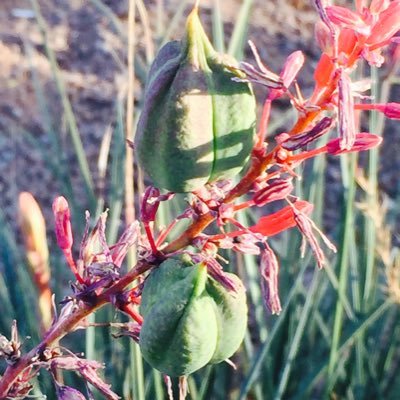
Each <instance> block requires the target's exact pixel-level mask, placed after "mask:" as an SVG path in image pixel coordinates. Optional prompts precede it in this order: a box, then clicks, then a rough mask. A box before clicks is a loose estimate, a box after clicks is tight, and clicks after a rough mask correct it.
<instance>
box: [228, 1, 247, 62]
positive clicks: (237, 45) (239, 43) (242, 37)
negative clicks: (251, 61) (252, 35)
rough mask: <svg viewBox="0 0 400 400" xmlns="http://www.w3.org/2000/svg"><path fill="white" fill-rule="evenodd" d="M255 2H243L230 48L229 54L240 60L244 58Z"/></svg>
mask: <svg viewBox="0 0 400 400" xmlns="http://www.w3.org/2000/svg"><path fill="white" fill-rule="evenodd" d="M252 5H253V0H243V3H242V7H241V8H240V11H239V15H238V18H237V21H236V23H235V27H234V29H233V33H232V37H231V40H230V42H229V46H228V54H230V55H231V56H233V57H236V58H238V59H241V58H243V48H244V44H245V41H246V35H247V27H248V23H249V18H250V12H251V7H252Z"/></svg>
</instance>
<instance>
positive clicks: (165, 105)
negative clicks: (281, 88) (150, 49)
mask: <svg viewBox="0 0 400 400" xmlns="http://www.w3.org/2000/svg"><path fill="white" fill-rule="evenodd" d="M235 65H237V63H236V61H235V60H234V59H232V58H229V57H228V56H226V55H221V54H218V53H217V52H216V51H215V50H214V49H213V47H212V45H211V43H210V42H209V40H208V38H207V36H206V34H205V32H204V30H203V27H202V25H201V23H200V20H199V18H198V15H197V9H194V10H193V11H192V13H191V14H190V15H189V17H188V20H187V25H186V37H185V39H184V41H183V42H178V41H173V42H169V43H167V44H166V45H165V46H164V47H163V48H162V49H161V50H160V51H159V53H158V55H157V57H156V59H155V60H154V63H153V65H152V66H151V68H150V72H149V80H148V83H147V85H146V89H145V96H144V105H143V111H142V113H141V115H140V119H139V122H138V126H137V132H136V139H135V146H136V149H137V155H138V159H139V162H140V165H141V166H142V167H143V169H144V170H145V171H146V173H147V174H148V175H149V176H150V178H151V179H152V181H153V183H154V185H155V186H157V187H159V188H163V189H168V190H171V191H174V192H191V191H194V190H196V189H199V188H200V187H201V186H204V185H205V184H206V183H208V182H213V181H215V180H218V179H225V178H232V177H234V176H235V175H237V174H238V173H239V172H240V171H241V170H242V169H243V167H244V165H245V164H246V162H247V160H248V158H249V155H250V152H251V149H252V147H253V144H254V126H255V108H256V107H255V99H254V95H253V92H252V90H251V87H250V86H249V84H247V83H243V82H234V81H232V78H233V77H234V76H235V75H234V74H233V73H232V72H231V70H229V69H228V68H227V67H229V66H235Z"/></svg>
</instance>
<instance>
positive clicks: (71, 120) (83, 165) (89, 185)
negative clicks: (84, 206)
mask: <svg viewBox="0 0 400 400" xmlns="http://www.w3.org/2000/svg"><path fill="white" fill-rule="evenodd" d="M31 4H32V7H33V9H34V11H35V15H36V21H37V24H38V27H39V29H40V31H41V34H42V37H43V41H44V45H45V49H46V54H47V57H48V59H49V62H50V65H51V68H52V72H53V75H54V79H55V82H56V85H57V90H58V92H59V95H60V98H61V103H62V106H63V109H64V113H65V117H66V121H67V124H68V130H69V133H70V135H71V139H72V143H73V146H74V150H75V154H76V157H77V160H78V164H79V168H80V171H81V174H82V177H83V180H84V183H85V188H86V192H87V195H88V198H89V201H90V204H91V207H90V208H92V209H93V208H94V206H95V201H96V200H95V193H94V187H93V181H92V175H91V173H90V169H89V164H88V161H87V159H86V155H85V151H84V149H83V145H82V141H81V137H80V134H79V130H78V125H77V123H76V119H75V115H74V112H73V110H72V106H71V102H70V101H69V99H68V94H67V90H66V88H65V85H64V82H63V80H62V78H61V74H60V68H59V66H58V64H57V60H56V56H55V54H54V51H53V50H52V49H51V47H50V46H49V41H48V30H47V25H46V21H45V20H44V18H43V16H42V14H41V12H40V7H39V4H38V2H37V0H31Z"/></svg>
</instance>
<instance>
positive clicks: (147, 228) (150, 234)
mask: <svg viewBox="0 0 400 400" xmlns="http://www.w3.org/2000/svg"><path fill="white" fill-rule="evenodd" d="M143 225H144V230H145V231H146V235H147V239H149V243H150V247H151V251H152V252H153V254H158V249H157V245H156V242H155V241H154V236H153V232H152V230H151V227H150V224H149V223H148V222H145V223H144V224H143Z"/></svg>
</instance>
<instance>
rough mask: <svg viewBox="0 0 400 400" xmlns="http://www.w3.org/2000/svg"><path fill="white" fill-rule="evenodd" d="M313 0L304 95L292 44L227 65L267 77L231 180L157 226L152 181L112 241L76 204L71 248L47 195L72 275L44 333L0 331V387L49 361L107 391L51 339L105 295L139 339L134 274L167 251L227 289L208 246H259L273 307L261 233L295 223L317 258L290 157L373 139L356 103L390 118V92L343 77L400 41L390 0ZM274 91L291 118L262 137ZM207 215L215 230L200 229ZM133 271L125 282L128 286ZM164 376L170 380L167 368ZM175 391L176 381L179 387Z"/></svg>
mask: <svg viewBox="0 0 400 400" xmlns="http://www.w3.org/2000/svg"><path fill="white" fill-rule="evenodd" d="M315 4H316V8H317V11H318V13H319V15H320V18H321V20H320V22H319V23H318V24H317V27H316V38H317V42H318V44H319V46H320V47H321V50H322V55H321V57H320V59H319V62H318V63H317V66H316V69H315V73H314V79H315V87H314V90H313V92H312V93H311V95H310V96H309V98H304V97H303V95H302V93H301V90H300V88H299V86H298V84H297V81H296V77H297V74H298V73H299V71H300V69H301V68H302V66H303V64H304V62H305V57H304V55H303V54H302V52H300V51H296V52H294V53H292V54H291V55H289V56H288V58H287V60H286V62H285V64H284V66H283V68H282V70H281V71H280V72H274V71H271V70H270V69H269V68H268V67H267V66H266V65H265V63H264V62H263V61H262V60H261V58H260V56H259V54H258V52H257V49H256V47H255V45H254V44H253V43H251V42H250V47H251V49H252V51H253V54H254V58H255V61H256V63H255V64H256V65H252V64H250V63H247V62H243V63H241V64H240V65H239V66H238V67H231V70H232V71H236V72H237V78H234V79H235V80H237V81H241V82H243V81H245V82H252V83H254V84H260V85H262V86H263V87H265V88H266V99H265V102H264V104H263V112H262V116H261V119H260V121H259V129H258V132H257V140H256V142H255V145H254V148H253V150H252V153H251V160H250V165H249V167H248V169H247V170H246V173H245V174H244V176H243V177H242V179H241V180H240V181H239V183H237V184H236V185H234V184H233V183H232V181H230V180H222V181H218V182H214V183H211V184H207V185H206V186H205V187H202V188H201V189H199V190H196V191H194V192H192V193H191V196H190V199H189V200H188V204H187V207H186V209H185V210H184V211H183V212H182V213H181V214H180V215H177V216H176V217H175V218H174V219H173V220H172V221H170V222H169V224H168V225H167V226H166V227H159V226H157V224H156V217H157V212H158V210H159V205H160V203H161V202H167V201H172V200H173V198H174V193H172V192H168V193H162V192H161V191H160V190H159V189H157V188H155V187H152V186H149V187H148V188H147V189H146V191H145V193H144V196H143V199H142V202H141V210H140V222H139V221H136V222H135V223H133V224H132V225H130V226H128V227H127V228H126V230H125V232H124V233H123V234H122V235H121V237H120V239H119V240H118V241H117V243H115V244H114V245H111V246H110V245H108V244H107V241H106V236H105V223H106V218H107V213H106V212H105V213H103V214H102V215H101V216H100V218H99V220H98V222H97V224H96V225H95V227H94V228H93V229H92V230H89V215H87V218H86V220H87V221H86V230H85V233H84V236H83V239H82V242H81V245H80V250H79V255H78V257H77V258H74V255H73V244H74V237H73V234H72V227H71V221H70V210H69V206H68V203H67V201H66V199H64V198H63V197H58V198H57V199H56V200H55V201H54V204H53V211H54V216H55V221H56V236H57V242H58V245H59V247H60V248H61V250H62V252H63V253H64V255H65V258H66V260H67V263H68V265H69V267H70V269H71V271H72V273H73V275H74V277H75V282H74V283H73V284H72V288H73V294H72V295H71V296H69V297H68V298H66V299H65V300H64V301H63V309H62V311H61V313H60V315H59V317H54V320H53V323H52V325H51V327H50V328H49V331H48V332H47V334H46V335H45V339H44V341H43V343H41V344H40V345H39V346H37V347H36V348H35V349H33V350H32V351H31V352H29V353H28V354H26V355H21V353H20V344H19V342H18V339H17V336H16V327H14V328H13V337H12V339H11V340H10V341H8V340H7V339H6V338H5V337H3V336H1V337H0V356H2V357H4V358H5V359H6V360H7V361H8V362H9V364H10V367H9V368H8V369H7V370H6V371H5V373H4V375H3V378H2V379H1V380H0V398H5V397H6V396H13V397H15V398H21V396H23V395H26V394H27V393H28V392H29V391H30V389H31V386H30V385H29V381H30V379H32V377H33V376H35V375H36V373H37V371H38V369H39V368H42V367H44V368H47V369H49V370H51V371H54V370H56V369H58V368H60V369H69V370H74V371H76V372H78V373H80V374H81V375H82V376H83V378H84V379H85V380H86V381H88V382H89V383H90V384H91V385H93V386H94V387H96V388H97V389H98V390H100V392H101V393H102V394H103V395H104V396H105V397H106V398H109V399H116V398H118V396H117V395H116V394H114V393H113V392H112V391H111V389H110V388H109V387H108V386H107V385H106V384H105V383H104V382H102V380H101V379H100V378H99V376H98V375H97V370H98V369H99V368H101V365H100V364H98V363H96V362H94V361H90V360H83V359H81V358H78V357H76V356H73V355H70V354H67V355H66V354H60V353H59V352H56V351H52V345H54V343H55V342H56V341H57V340H59V339H60V338H61V337H63V336H64V335H65V334H67V333H68V332H70V331H72V330H73V329H76V328H77V327H78V326H80V327H84V326H85V323H84V319H85V317H86V316H87V315H88V314H90V313H91V312H94V311H95V310H96V309H97V308H99V307H101V306H102V305H103V304H106V303H112V304H113V305H114V306H115V308H116V309H118V310H120V311H122V312H124V313H126V314H127V315H129V316H130V317H131V318H132V320H133V321H134V322H130V323H128V324H122V325H121V326H120V328H121V335H129V336H130V337H132V338H133V339H134V340H138V338H139V336H140V329H141V326H142V323H143V318H142V316H141V315H140V313H139V311H138V307H137V306H138V304H140V296H141V293H142V289H143V285H142V278H144V277H145V275H146V274H147V273H148V271H149V270H151V269H153V268H157V266H158V265H159V264H160V263H162V262H163V261H165V260H166V259H167V258H169V257H172V256H177V255H180V256H183V257H188V258H189V259H190V260H191V261H193V262H195V263H202V264H203V265H205V266H206V267H207V271H208V274H209V275H210V276H211V277H213V279H215V280H216V281H218V282H219V283H221V284H222V285H223V286H224V287H225V288H226V289H227V290H235V282H233V281H232V279H231V278H230V277H229V275H228V274H226V273H225V272H224V269H223V264H224V262H225V260H224V259H223V258H222V257H221V256H220V255H219V254H218V252H219V250H220V249H229V250H232V251H235V252H239V253H244V254H253V255H256V256H259V259H260V277H261V287H262V290H263V293H264V299H265V304H266V306H267V307H268V308H269V309H270V311H271V312H272V313H274V314H279V312H280V311H281V303H280V299H279V291H278V282H279V280H278V278H279V268H280V266H279V261H278V257H277V256H276V254H275V253H274V251H273V249H272V247H271V246H270V244H269V238H270V237H271V236H274V235H276V234H279V233H281V232H283V231H285V230H287V229H290V228H293V227H297V229H298V230H299V231H300V233H301V234H302V236H303V238H304V241H303V245H302V251H303V252H304V248H305V245H306V244H307V243H308V244H309V246H310V248H311V250H312V252H313V254H314V256H315V259H316V263H317V266H318V267H319V268H322V267H323V266H324V263H325V255H324V252H323V250H322V249H321V246H320V241H322V242H323V243H324V244H325V245H326V246H327V247H328V248H329V249H330V250H332V251H335V246H334V245H333V244H332V243H331V242H330V241H329V239H328V238H327V237H326V236H325V235H324V234H323V233H322V232H321V231H320V230H319V229H318V228H317V226H316V225H315V224H314V223H313V221H312V220H311V218H310V215H311V213H312V209H313V206H312V204H310V203H309V202H307V201H304V200H301V199H299V198H297V197H296V196H294V195H293V194H292V192H293V189H294V185H293V181H294V180H295V179H296V178H297V177H298V175H297V174H296V172H295V168H296V167H298V166H299V165H300V164H301V163H303V162H304V161H306V160H308V159H310V158H313V157H315V156H317V155H320V154H330V155H340V154H344V153H350V152H359V151H364V150H368V149H371V148H373V147H376V146H378V145H379V144H380V143H381V137H379V136H377V135H375V134H374V133H370V132H359V130H358V124H357V113H358V111H360V110H376V111H379V112H381V113H383V114H384V115H386V116H387V117H389V118H394V119H400V104H398V103H393V102H391V103H387V104H382V103H373V100H374V99H371V97H370V96H368V95H365V94H362V93H363V92H365V91H366V90H368V85H367V86H365V85H363V83H362V82H354V81H353V80H352V78H351V73H352V71H354V69H355V68H356V66H357V64H358V62H359V61H360V60H366V61H367V62H368V63H369V64H370V65H374V66H377V67H380V66H381V65H382V64H383V63H384V56H383V54H384V50H385V49H386V48H387V47H388V46H389V45H393V46H396V45H397V44H398V43H399V38H398V37H395V35H396V33H397V31H398V30H399V29H400V18H399V17H400V0H394V1H389V0H372V1H371V2H370V4H369V6H368V5H367V2H366V1H364V0H357V1H356V8H355V11H351V10H349V9H347V8H344V7H339V6H334V5H331V4H330V2H329V1H328V0H326V1H323V0H315ZM396 54H398V52H397V53H396ZM282 97H287V98H288V99H289V100H290V102H291V104H292V106H293V107H294V109H295V110H296V111H297V121H296V122H295V124H294V125H293V126H292V127H291V129H289V130H288V131H287V132H278V134H277V135H275V136H274V137H275V139H274V142H270V143H267V141H266V138H267V137H268V136H269V133H270V132H269V131H268V129H269V121H270V111H271V107H272V104H273V103H274V102H275V101H276V100H278V99H280V98H282ZM334 128H337V131H338V133H339V135H338V137H329V138H328V135H330V132H332V131H333V129H334ZM323 136H325V137H326V138H327V139H326V141H325V143H326V144H324V145H320V142H319V140H318V139H320V138H321V137H323ZM277 201H279V202H280V204H283V206H282V208H281V209H279V210H278V211H276V212H274V213H270V214H267V215H264V216H262V217H261V218H260V219H259V220H258V222H257V223H255V224H254V225H252V226H244V225H243V224H242V223H240V222H239V220H238V218H237V217H236V215H237V213H238V212H239V211H241V210H243V209H248V208H251V207H263V206H265V205H266V204H269V203H272V202H277ZM181 220H187V221H188V225H187V228H186V229H185V230H184V232H183V233H180V234H178V235H177V234H175V232H176V231H177V229H176V227H177V225H178V224H179V222H180V221H181ZM212 224H213V225H212ZM211 225H212V226H213V228H214V230H212V229H207V230H206V228H208V227H210V226H211ZM141 226H142V228H143V230H141V229H140V227H141ZM133 246H135V247H136V248H137V259H138V263H137V265H136V266H135V267H133V268H132V269H130V270H128V272H125V271H124V270H123V269H122V264H123V260H124V258H125V256H126V254H127V252H128V250H129V249H130V248H132V247H133ZM189 246H190V247H189ZM138 278H139V280H138ZM132 282H135V283H136V285H135V286H134V287H133V288H132V287H130V288H129V289H127V286H128V285H130V284H131V283H132ZM182 381H183V380H182ZM55 382H56V383H55V384H56V391H57V393H58V396H59V398H60V399H69V398H84V397H83V395H82V394H81V393H79V392H77V391H76V390H75V389H73V388H69V387H66V386H63V385H62V384H61V383H58V382H57V380H56V377H55ZM166 382H170V381H169V379H168V378H166ZM182 392H185V390H184V388H182ZM18 396H19V397H18Z"/></svg>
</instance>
